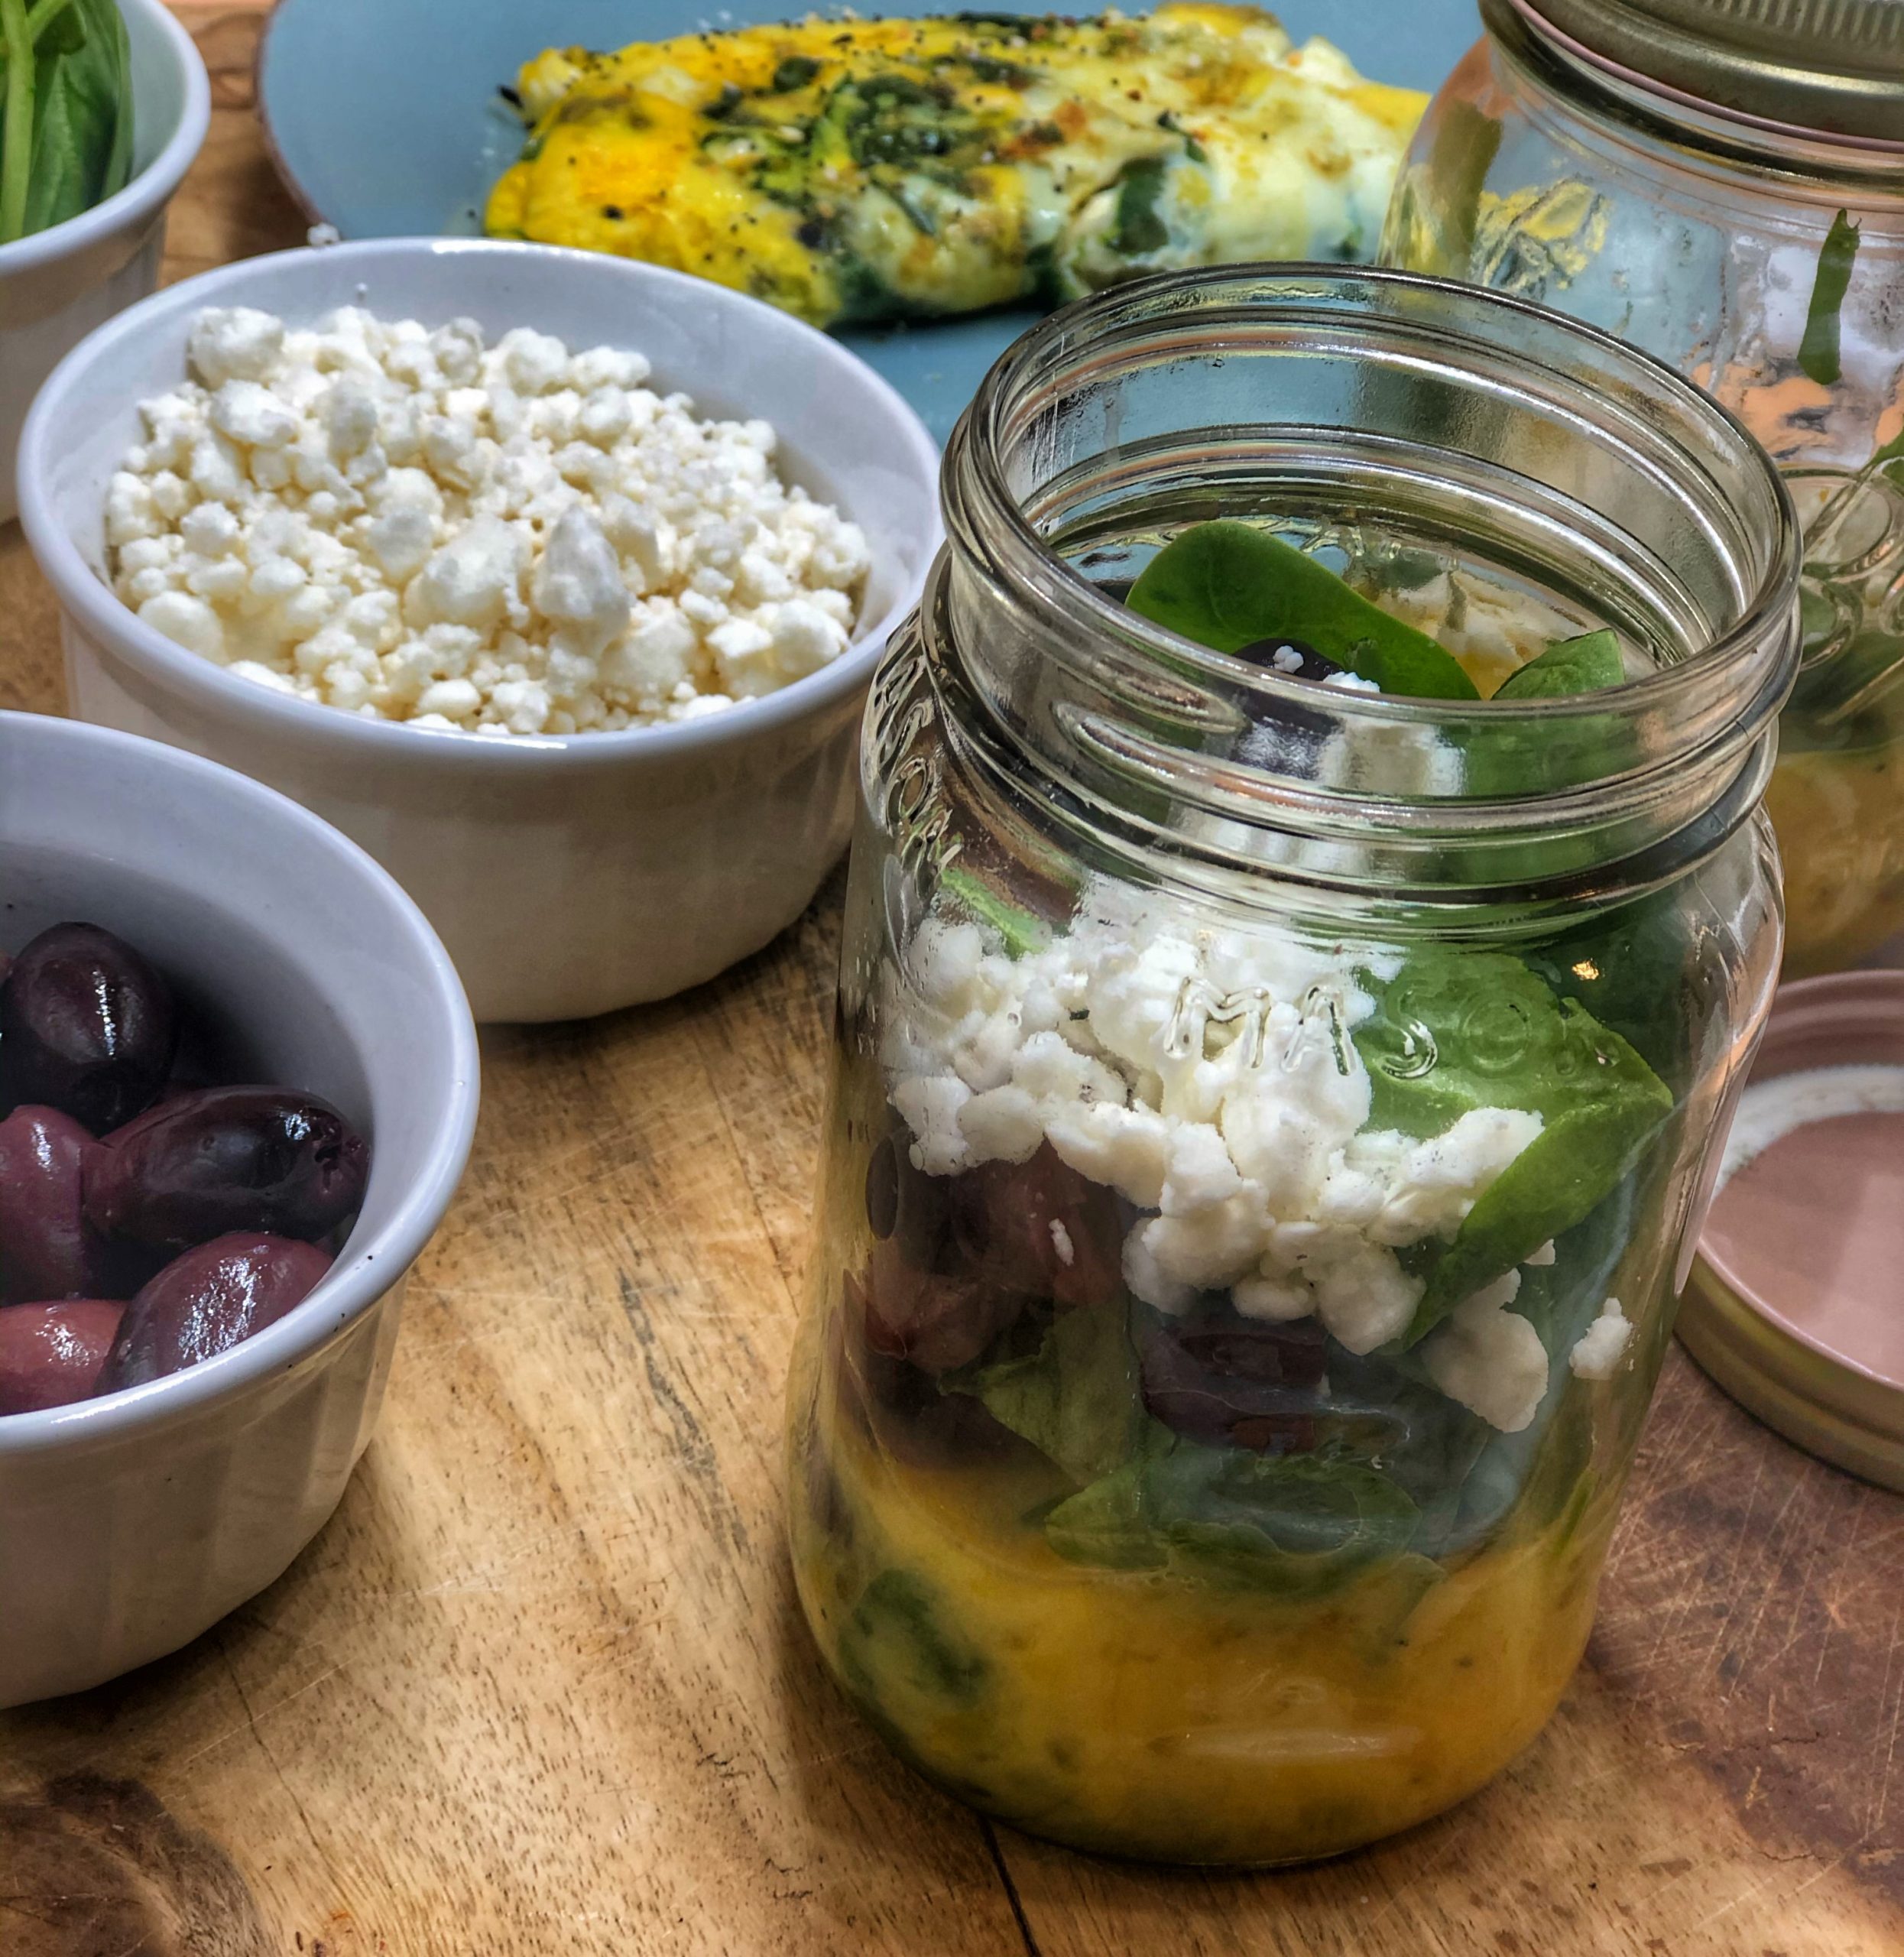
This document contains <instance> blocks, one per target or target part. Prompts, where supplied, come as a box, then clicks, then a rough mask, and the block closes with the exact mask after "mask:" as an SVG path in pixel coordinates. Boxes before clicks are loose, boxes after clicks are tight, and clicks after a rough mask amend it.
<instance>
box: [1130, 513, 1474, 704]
mask: <svg viewBox="0 0 1904 1957" xmlns="http://www.w3.org/2000/svg"><path fill="white" fill-rule="evenodd" d="M1124 602H1125V603H1126V604H1127V605H1129V606H1130V609H1131V610H1132V611H1134V612H1137V613H1139V614H1140V615H1142V616H1143V617H1144V618H1148V619H1149V620H1150V622H1152V624H1153V625H1163V626H1166V627H1167V628H1169V630H1170V631H1173V632H1180V633H1181V634H1182V635H1183V637H1184V638H1187V639H1194V640H1195V641H1196V643H1197V644H1199V645H1206V646H1208V647H1210V649H1211V651H1214V652H1224V653H1234V652H1240V651H1242V649H1243V648H1244V647H1245V646H1247V645H1254V644H1255V643H1256V642H1257V641H1258V640H1259V639H1286V640H1288V639H1293V640H1299V641H1301V642H1302V644H1305V645H1309V646H1313V647H1315V650H1316V651H1318V652H1319V653H1321V654H1322V655H1323V656H1324V657H1325V658H1328V659H1332V660H1334V661H1335V664H1337V665H1338V666H1346V667H1348V669H1349V670H1351V672H1353V673H1357V674H1358V675H1359V676H1360V677H1361V678H1363V679H1364V680H1373V681H1374V683H1375V684H1376V685H1377V686H1379V687H1380V688H1381V690H1382V691H1383V693H1394V694H1396V695H1399V696H1403V697H1405V698H1409V699H1451V700H1471V699H1479V698H1480V697H1481V696H1480V694H1479V693H1477V691H1476V690H1475V686H1474V682H1473V681H1472V680H1470V679H1469V678H1468V675H1467V674H1466V673H1464V672H1463V671H1462V670H1461V667H1460V665H1459V664H1458V662H1457V661H1456V660H1455V657H1454V655H1453V654H1452V653H1449V652H1448V651H1445V649H1444V648H1443V647H1441V646H1439V645H1437V644H1435V641H1433V640H1432V638H1429V636H1428V635H1427V634H1426V633H1425V632H1418V631H1416V629H1415V628H1414V627H1413V626H1412V625H1404V624H1403V622H1402V621H1401V620H1400V619H1399V618H1391V617H1390V615H1389V614H1388V613H1387V612H1384V611H1383V610H1382V609H1381V608H1380V606H1379V605H1372V604H1370V602H1369V601H1368V600H1367V599H1366V598H1364V597H1363V596H1361V593H1360V592H1355V591H1352V590H1351V589H1350V588H1349V587H1348V585H1346V584H1344V583H1343V581H1342V580H1341V579H1340V578H1338V576H1336V575H1335V573H1334V572H1333V571H1332V570H1330V569H1329V568H1328V566H1327V565H1326V564H1323V563H1318V562H1317V560H1315V558H1313V557H1310V556H1309V554H1308V553H1307V552H1306V551H1302V550H1297V549H1296V547H1295V546H1294V545H1293V544H1286V543H1284V542H1283V540H1282V539H1281V538H1280V537H1272V536H1271V535H1270V534H1269V533H1268V532H1267V531H1262V530H1258V529H1257V528H1256V527H1254V525H1252V524H1246V523H1237V522H1234V521H1227V520H1226V521H1219V522H1216V523H1204V524H1197V525H1195V527H1193V528H1192V529H1189V530H1186V531H1184V532H1183V533H1182V534H1181V535H1180V536H1178V537H1174V538H1173V539H1172V540H1171V541H1170V542H1169V544H1166V545H1165V547H1163V550H1160V551H1159V552H1158V553H1157V554H1156V557H1153V558H1152V559H1151V560H1150V563H1149V564H1147V566H1145V567H1144V571H1143V576H1141V577H1140V578H1139V579H1137V583H1135V584H1134V585H1133V586H1131V588H1130V596H1129V597H1128V598H1127V599H1126V600H1125V601H1124Z"/></svg>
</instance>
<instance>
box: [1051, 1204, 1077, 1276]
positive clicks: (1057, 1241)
mask: <svg viewBox="0 0 1904 1957" xmlns="http://www.w3.org/2000/svg"><path fill="white" fill-rule="evenodd" d="M1050 1228H1051V1248H1053V1250H1054V1251H1056V1252H1057V1253H1058V1261H1059V1263H1060V1264H1062V1265H1063V1266H1064V1267H1065V1268H1066V1270H1067V1271H1069V1269H1070V1267H1072V1265H1073V1264H1075V1263H1076V1262H1077V1261H1078V1252H1077V1249H1076V1247H1075V1245H1073V1244H1072V1241H1071V1232H1069V1230H1067V1229H1066V1228H1065V1226H1064V1225H1063V1224H1062V1223H1061V1222H1059V1220H1058V1219H1057V1218H1056V1217H1055V1216H1054V1217H1053V1219H1051V1225H1050Z"/></svg>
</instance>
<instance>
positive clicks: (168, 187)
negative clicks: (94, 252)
mask: <svg viewBox="0 0 1904 1957" xmlns="http://www.w3.org/2000/svg"><path fill="white" fill-rule="evenodd" d="M119 5H120V7H121V8H122V10H129V11H135V12H137V13H138V14H141V15H143V16H144V18H146V20H147V21H149V22H151V24H153V25H154V27H156V28H157V29H158V30H159V32H160V34H161V37H162V38H163V39H164V41H165V42H166V43H167V45H168V46H169V47H170V49H171V50H172V56H173V59H174V60H176V61H177V63H178V65H179V69H180V73H182V74H183V76H184V79H185V106H184V109H183V112H182V113H181V114H180V117H179V123H178V127H177V128H176V129H174V131H172V133H171V135H170V137H169V138H167V140H166V141H165V143H164V146H163V147H162V148H161V149H160V151H159V153H158V154H157V156H155V157H154V158H153V159H152V161H151V162H150V163H148V164H147V165H146V166H145V167H144V169H143V170H141V171H140V172H139V174H138V176H136V177H134V178H133V179H132V180H131V182H130V183H128V184H126V185H125V187H124V188H123V189H121V190H115V191H114V192H113V193H112V196H109V197H108V198H107V199H106V200H105V202H104V203H98V204H95V205H94V206H92V209H90V210H85V211H81V212H80V213H79V214H78V215H77V216H74V217H70V218H67V219H65V220H64V222H62V223H59V224H56V225H53V226H50V227H49V228H48V229H46V230H44V231H35V232H31V233H30V234H29V235H28V236H26V237H24V238H16V239H14V240H13V242H11V244H9V245H0V278H5V277H8V276H9V275H10V274H13V273H15V272H28V271H34V270H36V269H37V268H38V267H40V266H41V265H48V264H50V263H51V262H52V261H54V260H55V259H57V258H66V257H68V256H70V255H71V254H73V253H74V252H83V251H84V250H85V249H86V247H87V246H88V245H92V244H95V243H96V242H98V241H99V239H102V238H104V237H106V236H108V235H109V234H110V233H112V232H115V231H117V230H118V229H119V228H120V227H121V226H122V225H125V224H128V223H133V222H138V220H139V219H143V218H145V217H148V216H150V215H151V213H153V212H154V211H155V210H157V209H158V208H159V206H161V205H162V204H164V203H167V202H169V201H170V199H171V197H172V196H173V193H174V192H175V191H176V190H177V189H178V187H179V185H180V183H183V181H184V179H185V173H186V172H187V170H190V168H191V167H192V164H193V161H194V159H196V157H197V155H198V153H199V151H200V150H201V149H202V148H203V147H204V144H205V138H206V132H207V131H209V129H210V128H211V126H212V83H211V78H210V76H208V75H207V74H206V72H205V61H204V58H203V56H201V55H200V54H199V51H198V48H197V46H196V44H195V43H194V42H193V39H192V37H191V36H190V34H187V32H186V31H185V29H184V28H183V26H182V25H181V24H180V22H179V21H178V19H177V17H176V16H175V15H174V14H173V13H172V11H171V10H170V8H167V6H165V5H164V4H163V0H119Z"/></svg>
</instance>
